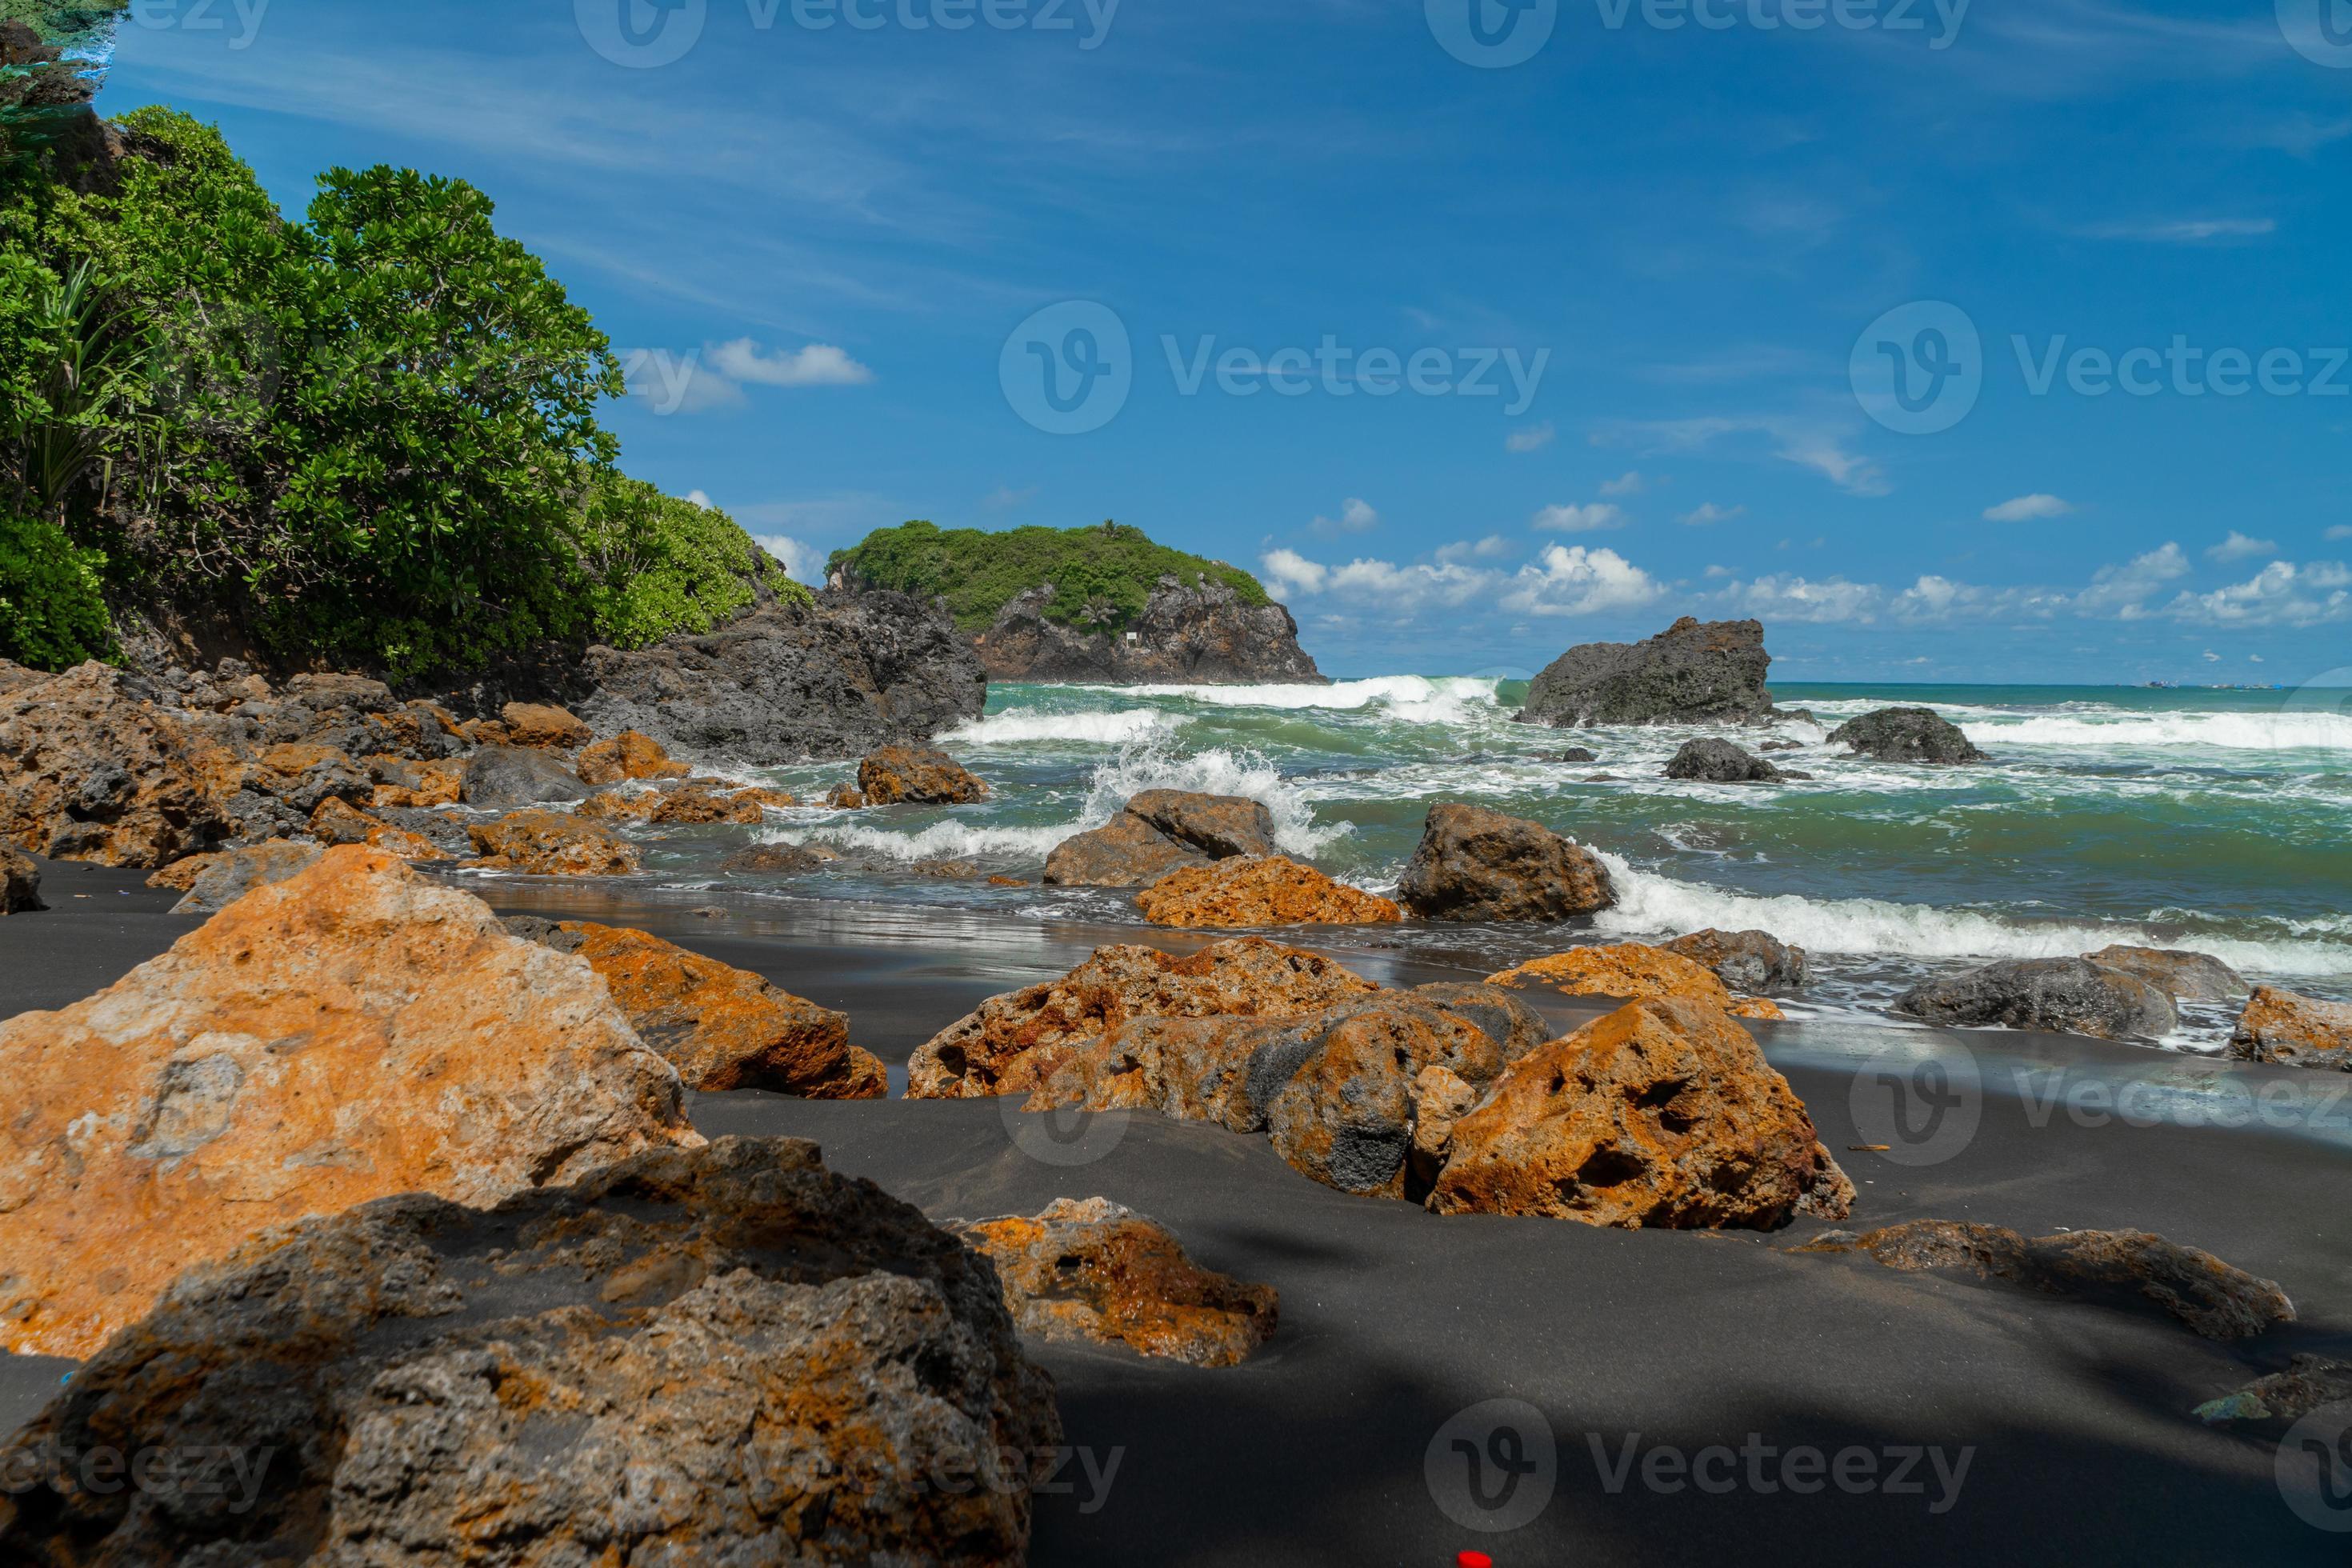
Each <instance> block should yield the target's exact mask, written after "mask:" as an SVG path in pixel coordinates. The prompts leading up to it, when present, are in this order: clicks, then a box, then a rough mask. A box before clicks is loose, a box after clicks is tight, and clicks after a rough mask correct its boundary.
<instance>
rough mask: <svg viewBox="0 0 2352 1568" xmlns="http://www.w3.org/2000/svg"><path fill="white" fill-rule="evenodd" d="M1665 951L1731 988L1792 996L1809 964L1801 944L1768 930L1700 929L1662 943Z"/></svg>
mask: <svg viewBox="0 0 2352 1568" xmlns="http://www.w3.org/2000/svg"><path fill="white" fill-rule="evenodd" d="M1665 951H1666V952H1671V953H1675V954H1676V955H1677V956H1679V957H1683V958H1687V959H1689V960H1690V961H1691V962H1692V963H1696V964H1700V965H1703V966H1705V967H1706V968H1707V969H1711V970H1713V971H1714V972H1715V977H1716V978H1717V980H1720V981H1722V982H1723V983H1724V984H1726V985H1727V986H1728V987H1730V988H1731V989H1732V990H1734V991H1744V992H1746V993H1748V994H1750V995H1754V996H1793V995H1795V994H1797V993H1798V992H1800V991H1802V990H1803V989H1804V988H1805V982H1806V979H1807V977H1808V974H1809V972H1810V969H1811V964H1810V962H1809V961H1808V960H1807V958H1806V956H1805V950H1804V949H1803V948H1801V947H1790V945H1789V944H1788V943H1787V942H1782V941H1781V940H1780V938H1778V937H1776V936H1774V935H1772V934H1771V933H1770V932H1769V931H1697V932H1694V933H1693V934H1692V935H1689V936H1686V937H1683V938H1681V939H1680V940H1678V941H1675V942H1668V943H1666V946H1665Z"/></svg>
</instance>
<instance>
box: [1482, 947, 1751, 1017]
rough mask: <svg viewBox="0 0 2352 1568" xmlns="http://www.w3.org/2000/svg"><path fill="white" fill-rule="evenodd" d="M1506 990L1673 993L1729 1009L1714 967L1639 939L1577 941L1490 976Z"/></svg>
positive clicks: (1623, 998)
mask: <svg viewBox="0 0 2352 1568" xmlns="http://www.w3.org/2000/svg"><path fill="white" fill-rule="evenodd" d="M1486 984H1489V985H1499V986H1502V987H1504V988H1505V989H1507V990H1513V991H1533V990H1538V989H1541V990H1546V991H1557V992H1559V994H1561V995H1563V996H1606V997H1609V998H1612V1000H1615V1001H1619V1002H1646V1001H1649V1000H1651V999H1653V998H1656V997H1675V998H1680V999H1682V1000H1685V1001H1692V1002H1704V1003H1706V1004H1707V1005H1710V1006H1716V1007H1721V1008H1725V1009H1727V1010H1728V1009H1729V1008H1730V1007H1731V1005H1732V995H1731V993H1730V991H1729V990H1728V989H1727V988H1726V987H1725V985H1724V984H1723V982H1722V981H1721V980H1718V979H1717V978H1716V975H1715V972H1714V971H1713V970H1711V969H1706V968H1704V967H1702V966H1701V965H1699V964H1698V963H1694V962H1693V961H1692V960H1690V959H1687V958H1685V957H1684V956H1683V955H1682V954H1680V953H1678V952H1667V951H1666V950H1665V949H1664V948H1660V947H1647V946H1644V945H1643V944H1642V943H1640V942H1621V943H1618V944H1617V945H1615V946H1612V947H1575V948H1570V949H1569V951H1567V952H1560V953H1554V954H1553V955H1552V956H1551V957H1549V958H1538V959H1537V960H1535V961H1534V962H1533V963H1523V964H1521V965H1519V966H1518V967H1517V969H1512V970H1507V971H1505V972H1504V973H1500V974H1496V975H1494V976H1492V977H1490V978H1489V979H1488V980H1487V982H1486Z"/></svg>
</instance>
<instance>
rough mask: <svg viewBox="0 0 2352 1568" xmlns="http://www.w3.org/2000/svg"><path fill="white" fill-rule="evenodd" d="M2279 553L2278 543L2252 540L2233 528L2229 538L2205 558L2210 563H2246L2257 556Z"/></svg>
mask: <svg viewBox="0 0 2352 1568" xmlns="http://www.w3.org/2000/svg"><path fill="white" fill-rule="evenodd" d="M2277 553H2278V541H2276V540H2274V539H2252V538H2249V537H2247V536H2246V535H2245V534H2242V533H2240V532H2239V531H2237V530H2236V529H2234V528H2233V529H2231V531H2230V537H2229V538H2227V539H2225V540H2223V541H2221V543H2219V544H2217V545H2215V546H2213V548H2212V549H2210V550H2208V551H2207V552H2205V558H2206V559H2207V560H2209V561H2244V560H2247V559H2249V558H2250V557H2252V556H2256V555H2276V554H2277Z"/></svg>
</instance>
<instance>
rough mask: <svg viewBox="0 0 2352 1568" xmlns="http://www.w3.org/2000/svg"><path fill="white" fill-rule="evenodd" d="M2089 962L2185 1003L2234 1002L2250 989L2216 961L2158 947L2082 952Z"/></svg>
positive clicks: (2241, 979)
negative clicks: (2145, 983) (2131, 977)
mask: <svg viewBox="0 0 2352 1568" xmlns="http://www.w3.org/2000/svg"><path fill="white" fill-rule="evenodd" d="M2084 957H2086V958H2088V959H2089V960H2090V961H2091V962H2092V963H2096V964H2102V965H2104V966H2105V967H2106V968H2109V969H2120V970H2122V971H2123V972H2124V973H2126V974H2128V975H2131V976H2133V977H2134V978H2136V979H2139V980H2145V981H2147V983H2148V984H2150V985H2153V986H2155V987H2156V988H2157V989H2158V990H2159V991H2161V992H2163V993H2164V994H2166V995H2168V996H2170V997H2172V998H2173V999H2174V1000H2175V1001H2185V1002H2234V1001H2237V1000H2239V999H2240V998H2242V997H2243V996H2245V995H2247V994H2249V993H2250V992H2251V991H2252V986H2250V985H2248V984H2246V978H2245V976H2244V975H2242V974H2240V973H2238V972H2237V971H2236V970H2234V969H2232V968H2231V967H2230V966H2229V965H2228V964H2226V963H2222V962H2221V960H2220V959H2218V958H2213V957H2210V956H2208V955H2207V954H2205V953H2201V952H2177V951H2175V950H2172V949H2168V948H2158V947H2108V948H2102V949H2100V950H2099V951H2098V952H2092V953H2085V954H2084Z"/></svg>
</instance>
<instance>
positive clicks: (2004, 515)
mask: <svg viewBox="0 0 2352 1568" xmlns="http://www.w3.org/2000/svg"><path fill="white" fill-rule="evenodd" d="M2073 511H2074V503H2073V502H2072V501H2068V500H2061V499H2060V498H2058V497H2057V496H2053V495H2030V496H2019V497H2018V498H2017V499H2016V500H2005V501H2003V502H2001V503H2000V505H1999V506H1989V507H1987V508H1985V513H1984V515H1985V521H1987V522H2038V521H2042V519H2044V518H2052V517H2064V516H2067V515H2068V514H2069V513H2071V512H2073Z"/></svg>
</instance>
